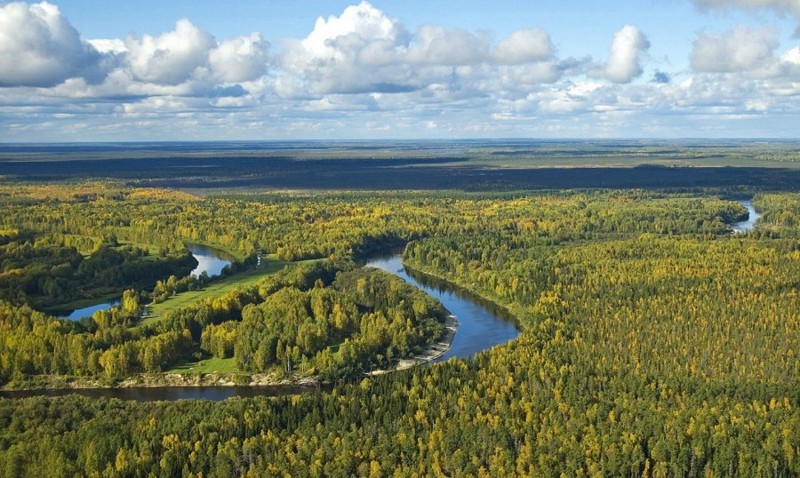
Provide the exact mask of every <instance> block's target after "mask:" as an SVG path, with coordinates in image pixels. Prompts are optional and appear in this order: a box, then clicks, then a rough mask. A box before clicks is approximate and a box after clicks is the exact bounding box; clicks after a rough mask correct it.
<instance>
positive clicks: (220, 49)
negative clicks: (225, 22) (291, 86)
mask: <svg viewBox="0 0 800 478" xmlns="http://www.w3.org/2000/svg"><path fill="white" fill-rule="evenodd" d="M268 51H269V44H268V43H267V42H266V41H265V40H264V37H262V36H261V34H260V33H252V34H250V35H248V36H240V37H236V38H233V39H231V40H226V41H224V42H222V43H220V44H219V45H218V46H217V47H216V48H214V49H213V50H211V51H210V52H209V54H208V61H209V65H210V67H211V70H212V72H213V74H214V76H215V77H216V78H219V79H220V80H221V81H223V82H225V83H239V82H243V81H252V80H255V79H257V78H259V77H260V76H262V75H263V74H264V73H266V71H267V52H268Z"/></svg>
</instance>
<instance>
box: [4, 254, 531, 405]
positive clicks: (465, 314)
mask: <svg viewBox="0 0 800 478" xmlns="http://www.w3.org/2000/svg"><path fill="white" fill-rule="evenodd" d="M365 266H366V267H375V268H378V269H383V270H385V271H388V272H391V273H392V274H394V275H396V276H398V277H400V278H402V279H403V280H405V281H406V282H408V283H410V284H412V285H414V286H416V287H418V288H420V289H422V290H423V291H425V292H426V293H428V294H430V295H431V296H433V297H435V298H436V299H438V300H439V301H440V302H441V303H442V304H443V305H444V306H445V308H446V309H447V310H448V311H450V313H452V314H453V315H455V316H456V318H457V319H458V328H457V329H456V334H455V336H454V338H453V343H452V345H451V347H450V349H449V350H448V351H447V352H446V353H445V354H444V355H442V356H441V357H439V358H438V359H437V360H436V361H442V360H447V359H449V358H450V357H461V358H466V357H471V356H472V355H474V354H475V353H477V352H480V351H482V350H486V349H488V348H491V347H494V346H495V345H498V344H502V343H505V342H507V341H509V340H511V339H513V338H515V337H517V335H519V331H518V330H517V328H516V326H515V325H514V322H513V318H512V317H510V316H509V315H508V313H507V312H506V311H504V310H503V309H501V308H499V307H497V306H495V305H493V304H491V303H490V302H487V301H485V300H483V299H481V298H480V297H477V296H474V295H472V294H470V293H468V292H466V291H464V290H461V289H457V288H455V287H453V286H451V285H449V284H448V283H446V282H443V281H439V280H436V279H434V278H431V277H429V276H425V275H422V274H419V273H414V272H411V271H406V270H405V268H404V267H403V264H402V258H401V254H400V253H389V254H385V255H381V256H376V257H373V258H372V259H370V260H368V261H367V262H366V264H365ZM325 388H326V387H323V389H325ZM317 389H318V388H317V387H313V386H310V387H309V386H295V385H275V386H259V387H153V388H144V387H141V388H98V389H55V390H26V391H8V392H0V397H5V398H24V397H31V396H40V395H44V396H62V395H69V394H71V393H76V394H80V395H84V396H88V397H93V398H100V397H105V398H120V399H123V400H136V401H155V400H181V399H202V400H214V401H218V400H224V399H226V398H230V397H255V396H277V395H290V394H298V393H304V392H311V391H315V390H317Z"/></svg>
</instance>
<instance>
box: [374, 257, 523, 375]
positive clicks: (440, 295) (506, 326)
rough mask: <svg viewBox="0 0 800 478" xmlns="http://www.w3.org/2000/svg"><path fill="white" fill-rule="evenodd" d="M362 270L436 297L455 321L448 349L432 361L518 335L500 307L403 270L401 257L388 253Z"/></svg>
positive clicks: (467, 353)
mask: <svg viewBox="0 0 800 478" xmlns="http://www.w3.org/2000/svg"><path fill="white" fill-rule="evenodd" d="M365 266H366V267H375V268H377V269H383V270H385V271H387V272H391V273H392V274H394V275H396V276H398V277H400V278H401V279H403V280H405V281H406V282H408V283H410V284H412V285H414V286H416V287H418V288H419V289H422V290H423V291H425V292H426V293H427V294H428V295H430V296H432V297H434V298H436V299H438V300H439V302H441V303H442V305H444V307H445V308H446V309H447V310H448V311H450V313H451V314H453V315H455V316H456V319H458V328H457V329H456V334H455V336H454V337H453V342H452V344H450V349H449V350H448V351H447V352H445V354H444V355H442V356H441V357H439V358H437V359H436V360H434V362H439V361H444V360H447V359H449V358H450V357H458V358H468V357H471V356H473V355H475V354H476V353H477V352H480V351H482V350H486V349H489V348H492V347H494V346H495V345H499V344H502V343H505V342H508V341H509V340H511V339H514V338H516V337H517V335H519V330H517V327H516V326H515V325H514V322H513V321H514V319H513V317H511V316H510V315H509V314H508V313H507V312H506V311H504V310H503V309H502V308H500V307H497V306H496V305H494V304H492V303H491V302H488V301H486V300H483V299H481V298H480V297H477V296H475V295H472V294H470V293H468V292H467V291H464V290H462V289H457V288H455V287H453V286H452V285H450V284H448V283H447V282H444V281H441V280H437V279H435V278H433V277H430V276H426V275H424V274H420V273H417V272H414V271H409V270H406V269H405V268H404V267H403V261H402V254H401V253H390V254H384V255H382V256H376V257H373V258H372V259H370V260H368V261H367V262H366V264H365Z"/></svg>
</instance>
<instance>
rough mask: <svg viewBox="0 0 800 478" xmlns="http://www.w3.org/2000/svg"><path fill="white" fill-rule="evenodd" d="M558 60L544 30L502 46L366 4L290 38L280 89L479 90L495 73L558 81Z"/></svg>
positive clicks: (523, 33) (295, 92)
mask: <svg viewBox="0 0 800 478" xmlns="http://www.w3.org/2000/svg"><path fill="white" fill-rule="evenodd" d="M554 57H555V54H554V48H553V45H552V41H551V40H550V36H549V35H548V34H547V33H546V32H544V31H542V30H539V29H528V30H520V31H518V32H515V33H513V34H512V35H511V36H509V37H508V38H505V39H503V40H501V41H500V42H499V43H498V44H497V45H496V46H495V45H493V40H492V37H491V35H490V34H489V33H487V32H471V31H467V30H463V29H458V28H445V27H442V26H437V25H423V26H421V27H420V28H419V29H418V30H417V31H416V32H414V33H410V32H409V31H408V30H407V29H406V28H405V26H404V25H403V24H402V23H400V22H399V21H398V20H396V19H394V18H391V17H389V16H388V15H386V14H385V13H384V12H383V11H381V10H379V9H377V8H375V7H374V6H373V5H371V4H370V3H368V2H366V1H362V2H361V3H359V4H357V5H352V6H349V7H347V8H345V9H344V11H343V12H342V13H341V15H339V16H335V15H332V16H330V17H328V18H319V19H317V21H316V24H315V26H314V29H313V30H312V31H311V33H309V34H308V36H307V37H306V38H304V39H302V40H288V41H286V42H285V45H284V51H283V55H282V66H283V68H284V73H285V74H283V75H280V76H279V77H278V78H277V80H276V81H275V89H276V92H277V93H278V94H279V95H281V96H282V97H285V98H300V97H305V96H308V95H309V94H310V95H326V94H358V93H408V92H411V91H417V90H423V89H432V88H433V89H437V90H439V91H441V89H442V88H443V89H445V90H448V91H450V92H455V91H464V89H465V88H472V89H473V91H475V92H478V91H480V90H481V89H483V88H485V86H486V85H487V84H489V83H491V82H492V80H491V78H492V77H493V76H496V77H502V78H504V79H505V80H507V79H509V78H512V77H519V78H523V79H524V80H525V81H524V84H525V85H529V84H531V83H533V82H552V81H556V80H557V79H558V78H559V76H560V73H561V71H563V70H562V69H561V68H560V67H559V65H558V62H557V60H556V59H555V58H554ZM506 67H508V68H506ZM510 67H515V69H514V70H513V71H512V70H511V69H509V68H510ZM516 67H518V68H516ZM501 70H503V71H501ZM505 80H504V81H505ZM495 83H496V82H495Z"/></svg>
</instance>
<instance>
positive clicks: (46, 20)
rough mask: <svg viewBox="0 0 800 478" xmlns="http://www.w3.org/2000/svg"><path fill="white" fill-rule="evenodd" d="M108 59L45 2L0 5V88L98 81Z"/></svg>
mask: <svg viewBox="0 0 800 478" xmlns="http://www.w3.org/2000/svg"><path fill="white" fill-rule="evenodd" d="M108 61H109V58H107V57H104V56H103V55H101V54H100V53H99V52H98V51H97V49H96V48H94V47H93V46H92V45H90V44H89V43H87V42H85V41H84V40H83V39H81V37H80V34H79V33H78V31H77V30H76V29H75V28H74V27H73V26H72V25H71V24H70V23H69V21H68V20H67V19H66V18H64V16H62V15H61V12H60V11H59V9H58V7H57V6H55V5H52V4H49V3H46V2H42V3H34V4H31V5H28V4H26V3H9V4H6V5H0V87H3V86H5V87H10V86H39V87H48V86H54V85H57V84H59V83H62V82H64V81H65V80H67V79H68V78H74V77H83V78H85V79H87V80H88V81H91V82H97V81H101V80H102V78H103V77H104V74H105V70H106V69H107V68H108V65H107V62H108Z"/></svg>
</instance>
